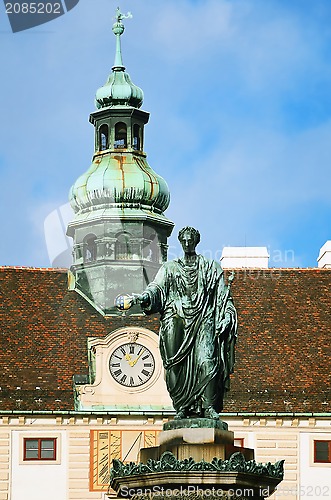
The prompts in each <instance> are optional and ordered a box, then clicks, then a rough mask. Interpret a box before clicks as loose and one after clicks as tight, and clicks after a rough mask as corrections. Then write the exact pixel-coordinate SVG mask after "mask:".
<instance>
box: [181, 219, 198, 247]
mask: <svg viewBox="0 0 331 500" xmlns="http://www.w3.org/2000/svg"><path fill="white" fill-rule="evenodd" d="M178 239H179V241H180V243H181V245H182V247H183V250H184V252H185V253H194V252H195V247H196V246H197V244H198V243H199V241H200V233H199V231H198V230H197V229H194V227H190V226H186V227H183V229H181V230H180V231H179V233H178Z"/></svg>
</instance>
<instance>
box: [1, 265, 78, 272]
mask: <svg viewBox="0 0 331 500" xmlns="http://www.w3.org/2000/svg"><path fill="white" fill-rule="evenodd" d="M7 270H14V271H19V270H24V271H51V272H68V269H67V268H66V267H33V266H0V271H7Z"/></svg>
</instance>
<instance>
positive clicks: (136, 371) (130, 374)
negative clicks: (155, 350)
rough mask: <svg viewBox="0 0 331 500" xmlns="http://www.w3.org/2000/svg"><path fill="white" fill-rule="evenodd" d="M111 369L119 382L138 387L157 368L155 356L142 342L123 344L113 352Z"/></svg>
mask: <svg viewBox="0 0 331 500" xmlns="http://www.w3.org/2000/svg"><path fill="white" fill-rule="evenodd" d="M109 370H110V373H111V375H112V377H113V378H114V379H115V380H116V382H118V383H119V384H121V385H124V386H125V387H138V386H140V385H143V384H145V383H146V382H148V380H150V378H151V377H152V375H153V373H154V370H155V361H154V356H153V354H152V353H151V351H150V350H149V349H147V347H145V346H143V345H141V344H137V343H130V344H122V345H121V346H119V347H117V348H116V349H115V351H113V353H112V354H111V356H110V359H109Z"/></svg>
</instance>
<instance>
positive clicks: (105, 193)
mask: <svg viewBox="0 0 331 500" xmlns="http://www.w3.org/2000/svg"><path fill="white" fill-rule="evenodd" d="M69 199H70V204H71V206H72V208H73V210H74V211H75V213H77V212H82V211H83V212H84V211H89V210H91V209H93V210H95V209H97V208H103V209H105V210H107V209H108V210H109V209H115V208H120V209H125V208H127V209H131V208H139V209H145V210H146V209H147V210H149V211H150V210H152V211H154V212H156V213H162V212H163V211H164V210H166V209H167V208H168V206H169V202H170V193H169V188H168V185H167V183H166V181H165V180H164V179H163V178H162V177H161V176H160V175H158V174H156V173H155V172H154V170H152V168H151V167H150V166H149V164H148V163H147V161H146V159H145V158H144V157H140V156H134V155H128V156H122V155H118V156H117V155H114V156H110V155H102V156H96V157H95V158H94V160H93V163H92V165H91V166H90V168H89V170H88V171H87V172H86V173H85V174H83V175H81V176H80V177H78V179H77V180H76V182H75V183H74V185H73V186H72V188H71V191H70V194H69ZM108 210H107V211H108Z"/></svg>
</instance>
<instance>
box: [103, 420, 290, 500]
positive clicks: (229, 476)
mask: <svg viewBox="0 0 331 500" xmlns="http://www.w3.org/2000/svg"><path fill="white" fill-rule="evenodd" d="M233 443H234V439H233V432H230V431H229V430H228V428H227V425H226V424H225V423H224V422H221V421H215V420H209V419H185V420H182V421H180V420H178V421H173V422H168V423H167V424H165V425H164V430H163V432H161V433H160V436H159V446H156V447H153V448H143V449H142V450H141V452H140V463H138V464H135V463H133V462H131V463H129V464H124V463H122V462H120V461H119V460H114V461H113V468H112V469H111V480H110V486H111V487H112V488H113V489H114V490H115V491H116V492H117V495H118V497H120V498H133V499H134V500H145V499H146V500H147V498H148V499H149V500H175V499H176V500H197V499H199V498H201V500H212V499H214V498H215V500H216V499H218V500H223V499H224V500H225V499H231V500H252V499H253V500H257V499H258V500H263V499H265V498H268V497H269V496H270V495H271V494H272V493H273V492H274V491H275V488H276V486H277V485H278V484H279V483H280V481H281V480H282V478H283V461H281V462H277V463H276V464H274V465H273V464H270V463H268V464H258V463H256V462H255V460H254V450H252V449H249V448H240V447H237V446H234V444H233ZM205 497H206V498H205Z"/></svg>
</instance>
